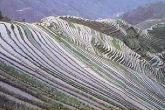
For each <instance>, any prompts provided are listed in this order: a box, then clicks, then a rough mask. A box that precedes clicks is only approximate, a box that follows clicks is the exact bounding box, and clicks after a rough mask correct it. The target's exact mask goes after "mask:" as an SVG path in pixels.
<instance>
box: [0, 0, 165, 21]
mask: <svg viewBox="0 0 165 110" xmlns="http://www.w3.org/2000/svg"><path fill="white" fill-rule="evenodd" d="M155 1H157V0H0V10H1V11H2V12H3V13H4V15H6V16H8V17H10V18H12V19H17V20H22V19H26V21H38V20H40V19H41V18H44V17H46V16H50V15H53V16H54V15H57V16H58V15H74V16H81V17H84V18H90V19H97V18H107V17H115V16H116V15H120V14H121V13H123V12H127V11H130V10H132V9H134V8H136V7H137V6H141V5H144V4H146V3H150V2H155ZM162 1H165V0H162ZM6 8H7V9H6Z"/></svg>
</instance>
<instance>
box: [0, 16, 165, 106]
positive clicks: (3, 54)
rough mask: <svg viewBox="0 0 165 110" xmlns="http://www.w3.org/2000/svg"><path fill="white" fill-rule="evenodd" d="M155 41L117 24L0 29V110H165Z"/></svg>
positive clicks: (13, 24) (53, 22) (54, 22)
mask: <svg viewBox="0 0 165 110" xmlns="http://www.w3.org/2000/svg"><path fill="white" fill-rule="evenodd" d="M155 37H156V35H155ZM155 37H154V36H151V34H150V33H148V32H146V31H141V30H140V29H138V28H136V27H133V26H131V25H130V24H127V23H126V22H124V21H122V20H119V19H98V20H89V19H83V18H79V17H72V16H62V17H53V16H51V17H48V18H44V19H42V20H41V21H40V22H37V23H32V24H29V23H25V22H17V21H8V22H0V107H1V108H16V109H18V108H43V109H48V108H56V109H64V108H70V109H109V108H130V109H134V108H135V109H149V108H150V109H151V108H152V109H165V88H164V87H165V85H164V84H165V82H164V81H165V80H164V78H165V76H164V73H165V71H164V61H165V60H164V58H165V56H164V55H165V54H164V53H163V52H164V47H163V46H164V45H163V44H162V45H161V47H159V48H158V47H157V45H156V43H155V44H154V40H155ZM158 39H159V38H158ZM152 44H154V45H152ZM158 53H159V54H158Z"/></svg>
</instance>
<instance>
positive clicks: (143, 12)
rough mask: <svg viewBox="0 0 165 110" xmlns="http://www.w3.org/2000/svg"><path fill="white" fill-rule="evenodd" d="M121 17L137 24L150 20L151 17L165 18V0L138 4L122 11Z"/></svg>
mask: <svg viewBox="0 0 165 110" xmlns="http://www.w3.org/2000/svg"><path fill="white" fill-rule="evenodd" d="M121 18H122V19H123V20H125V21H127V22H129V23H131V24H138V23H141V22H144V21H146V20H150V22H151V21H152V20H153V19H163V18H165V2H154V3H149V4H146V5H144V6H140V7H138V8H137V9H134V10H132V11H129V12H127V13H124V14H123V15H122V17H121ZM158 21H159V20H158Z"/></svg>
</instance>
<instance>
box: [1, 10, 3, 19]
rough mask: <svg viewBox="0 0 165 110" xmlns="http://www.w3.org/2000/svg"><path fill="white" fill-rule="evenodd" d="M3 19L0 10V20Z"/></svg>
mask: <svg viewBox="0 0 165 110" xmlns="http://www.w3.org/2000/svg"><path fill="white" fill-rule="evenodd" d="M1 19H3V15H2V12H1V11H0V20H1Z"/></svg>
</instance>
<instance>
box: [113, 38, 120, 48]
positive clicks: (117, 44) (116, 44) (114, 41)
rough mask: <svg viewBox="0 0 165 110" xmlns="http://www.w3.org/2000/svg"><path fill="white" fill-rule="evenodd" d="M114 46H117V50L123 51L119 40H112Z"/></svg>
mask: <svg viewBox="0 0 165 110" xmlns="http://www.w3.org/2000/svg"><path fill="white" fill-rule="evenodd" d="M112 43H113V45H114V46H115V48H116V49H118V50H121V48H120V44H119V41H118V40H117V39H115V38H114V39H113V40H112Z"/></svg>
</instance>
